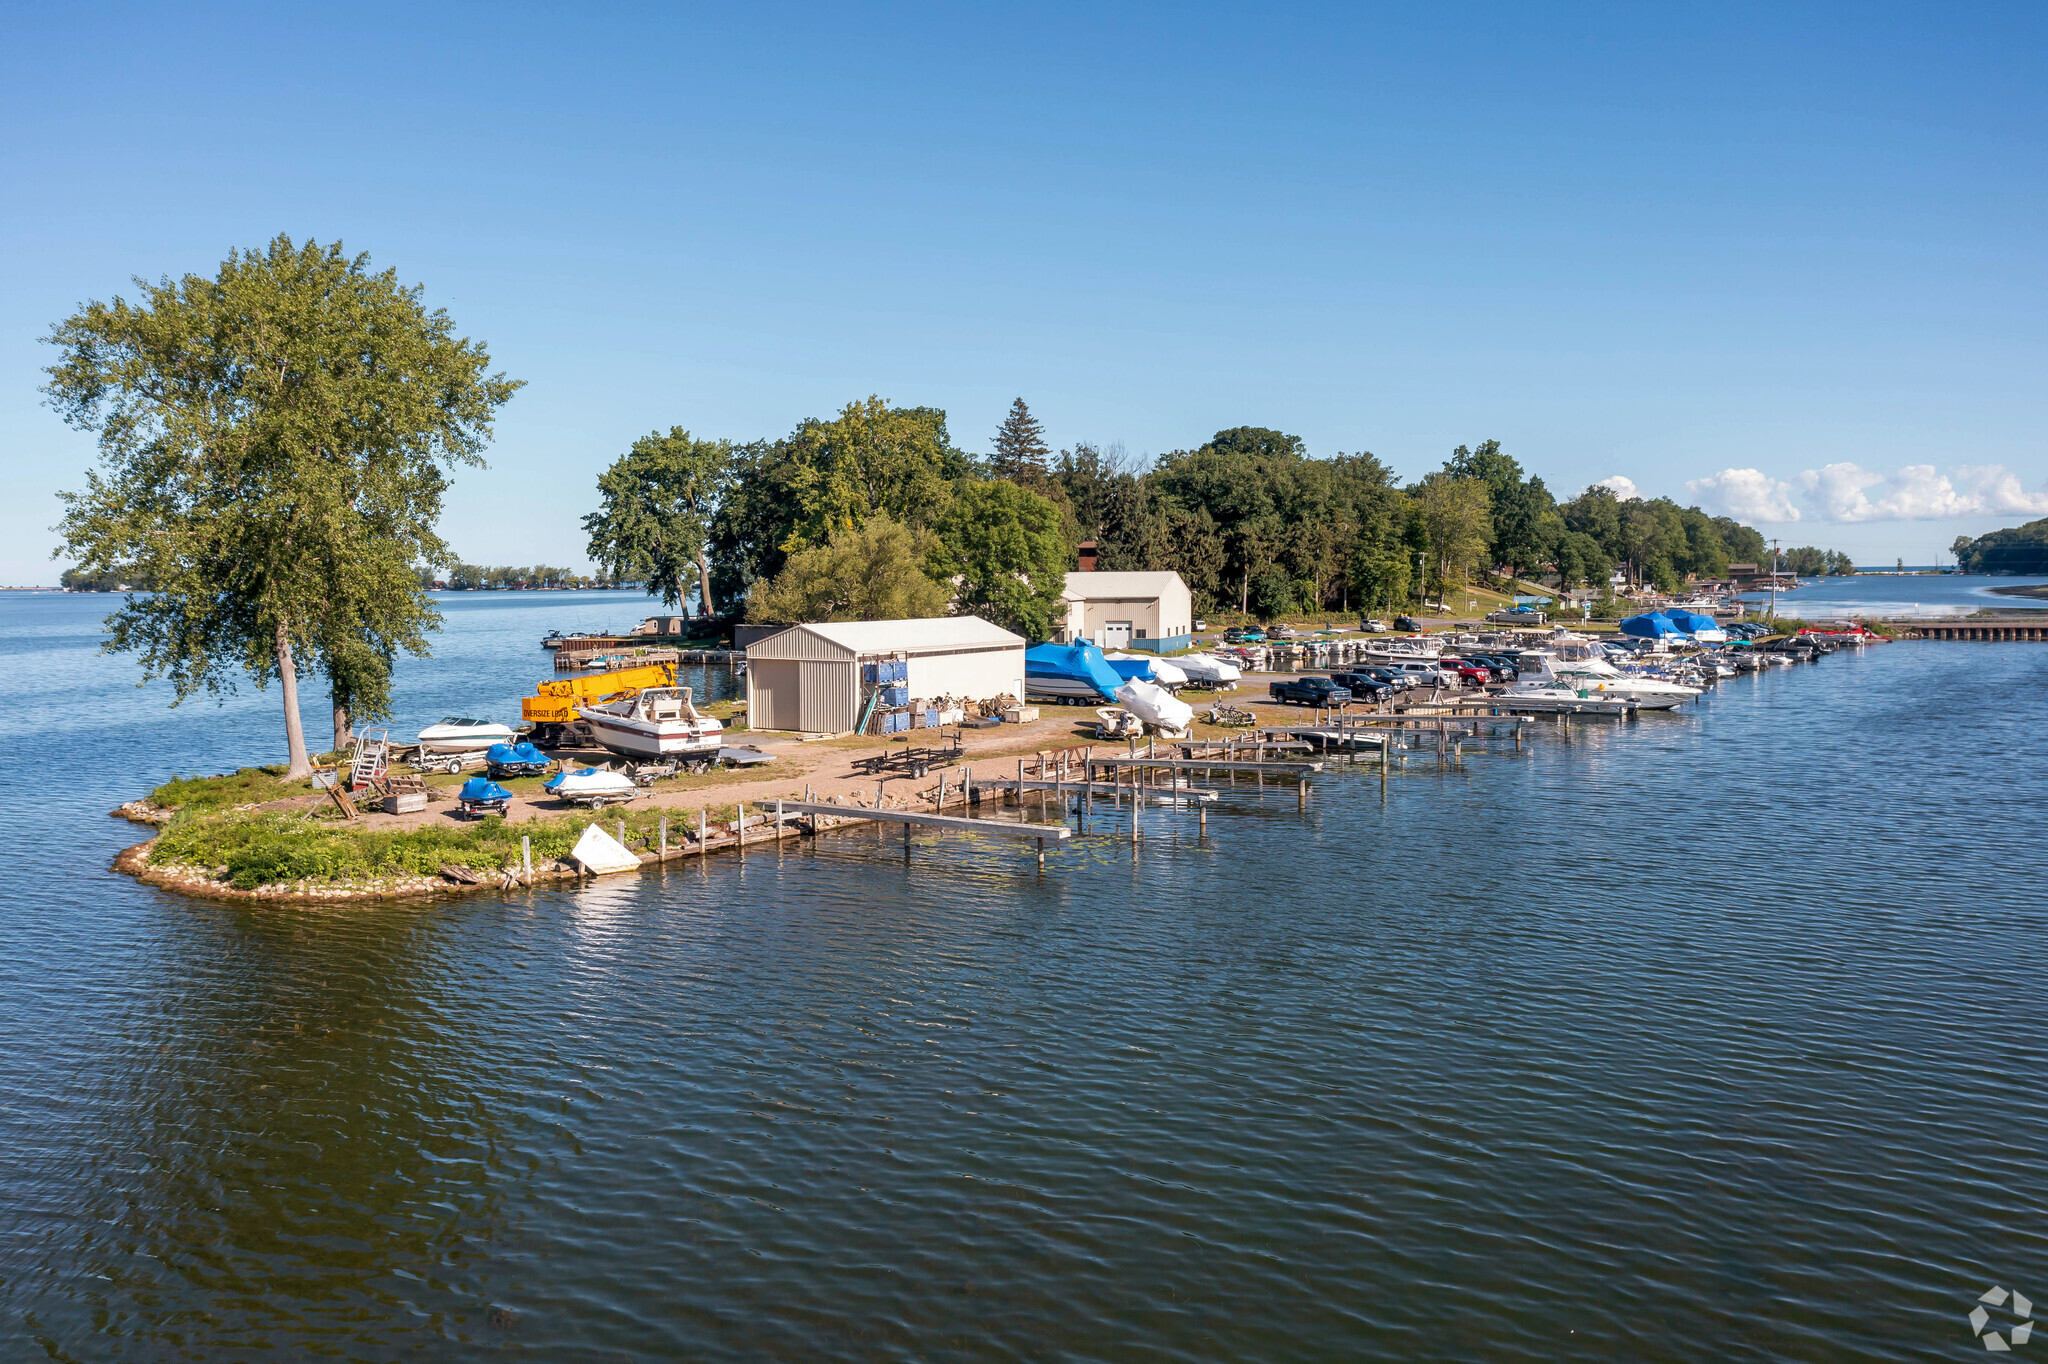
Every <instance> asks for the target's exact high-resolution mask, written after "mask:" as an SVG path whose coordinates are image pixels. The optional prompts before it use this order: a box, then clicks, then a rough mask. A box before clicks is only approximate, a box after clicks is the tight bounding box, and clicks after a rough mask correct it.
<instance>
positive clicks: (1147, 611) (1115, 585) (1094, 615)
mask: <svg viewBox="0 0 2048 1364" xmlns="http://www.w3.org/2000/svg"><path fill="white" fill-rule="evenodd" d="M1061 598H1062V600H1064V601H1065V602H1066V604H1067V621H1066V626H1065V628H1064V629H1063V630H1060V631H1058V632H1057V635H1058V637H1057V642H1058V643H1061V644H1073V643H1075V642H1077V641H1080V640H1086V641H1088V642H1089V643H1091V644H1094V645H1097V646H1098V647H1100V648H1104V649H1146V650H1150V651H1152V652H1154V653H1167V652H1170V651H1172V650H1175V649H1185V648H1187V647H1189V646H1190V645H1191V644H1193V643H1194V624H1195V605H1194V599H1193V598H1192V597H1191V596H1189V595H1188V585H1187V584H1186V583H1184V582H1182V581H1181V580H1180V574H1178V573H1096V572H1092V571H1088V570H1081V571H1077V572H1073V573H1069V574H1068V575H1067V586H1066V590H1065V591H1064V592H1063V593H1061Z"/></svg>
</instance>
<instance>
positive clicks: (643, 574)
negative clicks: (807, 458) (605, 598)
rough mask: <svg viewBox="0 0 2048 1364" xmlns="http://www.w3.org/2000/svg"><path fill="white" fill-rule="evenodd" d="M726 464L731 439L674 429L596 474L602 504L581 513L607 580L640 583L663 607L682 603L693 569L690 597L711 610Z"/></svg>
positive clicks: (636, 445) (647, 439) (644, 440)
mask: <svg viewBox="0 0 2048 1364" xmlns="http://www.w3.org/2000/svg"><path fill="white" fill-rule="evenodd" d="M732 467H733V449H732V442H731V441H724V440H698V439H697V438H695V437H693V436H692V435H691V434H690V433H689V432H688V431H685V430H684V429H683V428H682V427H680V426H672V427H670V428H669V430H668V434H667V435H663V434H662V433H661V432H659V431H652V432H649V433H648V434H647V435H645V436H642V437H641V438H640V439H639V440H636V441H634V442H633V448H632V449H631V450H629V451H627V452H626V453H625V454H623V455H621V456H619V458H618V459H617V460H615V461H614V462H613V463H612V466H611V467H610V468H609V469H607V470H605V471H604V473H603V474H601V475H599V476H598V480H597V490H598V493H599V494H600V496H601V497H602V498H603V500H604V505H603V506H602V507H601V508H600V509H599V510H597V511H595V512H592V513H591V514H590V515H588V516H586V517H584V518H583V529H584V531H585V533H587V534H588V535H589V537H590V545H589V549H588V551H587V552H588V553H589V555H590V557H591V558H592V559H593V560H595V561H597V562H598V563H599V564H601V565H602V566H603V567H604V569H605V571H606V572H607V573H608V574H609V575H610V576H611V577H612V578H613V579H614V580H617V581H637V582H644V583H646V584H647V590H648V592H649V594H654V593H659V594H660V596H661V601H662V604H663V605H664V606H673V605H675V604H677V603H679V602H680V601H682V599H683V597H684V596H685V595H687V594H688V591H689V582H688V577H687V575H689V574H690V573H692V571H694V574H695V577H696V579H697V591H698V601H699V603H700V604H701V606H702V608H703V610H704V612H705V614H707V615H709V614H713V613H715V612H716V610H717V607H716V605H715V604H714V602H715V598H714V597H713V595H712V589H711V563H710V559H709V548H710V541H711V524H712V517H713V516H714V515H715V514H716V513H717V511H718V506H719V503H720V501H721V499H722V498H723V496H724V494H725V489H726V486H727V485H728V483H729V482H730V481H731V477H732Z"/></svg>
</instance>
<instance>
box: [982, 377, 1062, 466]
mask: <svg viewBox="0 0 2048 1364" xmlns="http://www.w3.org/2000/svg"><path fill="white" fill-rule="evenodd" d="M1051 456H1052V447H1051V446H1050V445H1047V444H1046V443H1045V428H1044V427H1042V426H1040V425H1039V424H1038V418H1036V417H1034V416H1032V415H1031V409H1030V408H1028V407H1026V406H1025V405H1024V400H1023V399H1022V398H1019V399H1017V400H1016V401H1015V402H1013V403H1011V404H1010V415H1009V416H1007V417H1005V418H1003V424H1002V425H1001V426H1000V427H997V428H996V448H995V453H994V454H993V455H991V456H990V457H989V472H990V473H992V474H994V475H995V476H996V477H997V478H1007V479H1009V480H1010V481H1011V482H1012V483H1018V484H1025V485H1029V484H1032V483H1042V482H1044V481H1045V477H1046V461H1047V460H1048V459H1049V458H1050V457H1051Z"/></svg>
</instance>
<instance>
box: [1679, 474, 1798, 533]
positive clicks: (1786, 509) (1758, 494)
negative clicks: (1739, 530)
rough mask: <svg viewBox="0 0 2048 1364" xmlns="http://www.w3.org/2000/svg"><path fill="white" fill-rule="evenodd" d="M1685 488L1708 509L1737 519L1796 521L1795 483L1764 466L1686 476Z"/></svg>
mask: <svg viewBox="0 0 2048 1364" xmlns="http://www.w3.org/2000/svg"><path fill="white" fill-rule="evenodd" d="M1685 490H1686V491H1687V492H1689V493H1691V494H1692V495H1693V496H1694V497H1696V498H1698V499H1699V500H1700V502H1701V503H1702V504H1703V505H1704V506H1705V507H1706V509H1707V510H1708V511H1711V512H1716V513H1718V514H1720V515H1722V516H1732V517H1734V518H1735V519H1736V520H1738V521H1797V520H1798V519H1799V508H1797V507H1795V506H1793V505H1792V485H1791V484H1790V483H1786V482H1784V481H1783V480H1781V479H1775V478H1772V477H1771V476H1770V475H1769V474H1766V473H1765V472H1764V471H1763V470H1761V469H1723V470H1722V471H1721V472H1720V473H1718V474H1710V475H1708V476H1707V477H1706V478H1693V479H1687V480H1686V484H1685Z"/></svg>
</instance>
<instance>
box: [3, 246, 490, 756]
mask: <svg viewBox="0 0 2048 1364" xmlns="http://www.w3.org/2000/svg"><path fill="white" fill-rule="evenodd" d="M136 285H137V287H138V289H139V290H140V291H141V295H140V297H139V298H138V299H137V300H136V301H134V302H130V301H128V300H126V299H123V298H120V297H116V298H115V299H114V300H113V301H112V302H111V303H100V302H93V303H89V304H87V305H86V306H85V307H84V308H83V309H81V310H80V311H79V312H78V313H76V314H74V315H73V316H71V317H69V318H66V319H65V320H64V321H62V322H60V323H58V324H57V325H56V327H55V328H54V329H53V330H52V332H51V334H50V336H49V337H48V338H47V339H48V340H49V341H51V342H52V343H53V344H55V345H56V346H57V347H58V348H59V350H60V352H61V358H60V359H59V361H58V362H57V363H56V364H55V365H53V366H51V367H50V369H49V371H48V373H49V375H50V382H49V383H48V384H47V385H46V386H45V387H44V390H43V391H44V392H45V393H46V394H47V395H48V396H49V398H50V400H51V403H52V405H53V406H54V407H55V408H56V410H57V411H58V412H59V413H60V414H61V415H62V416H63V418H64V420H65V421H66V422H68V423H70V424H71V425H73V426H74V427H77V428H79V429H82V430H90V431H94V432H96V433H97V434H98V437H99V447H100V468H98V469H96V470H93V471H91V472H89V473H88V474H87V476H86V486H85V489H84V491H82V492H78V493H70V494H65V495H64V504H65V515H64V519H63V521H62V523H61V524H60V526H59V530H60V532H61V533H62V535H63V537H64V550H65V551H68V552H69V553H70V554H72V555H74V556H76V557H77V559H78V561H79V563H80V565H81V566H82V567H83V568H85V569H87V570H88V571H102V572H104V571H110V570H112V569H114V568H115V567H116V566H117V565H119V566H133V567H134V568H135V569H136V570H138V571H139V572H141V573H142V574H143V575H145V576H146V578H147V580H148V581H149V582H150V583H151V584H153V586H154V588H155V591H154V592H152V593H151V594H150V595H147V596H131V597H129V598H127V599H126V601H125V602H124V603H123V605H122V607H121V609H120V610H118V611H116V612H115V613H114V614H113V615H111V616H109V617H108V618H107V621H106V625H107V632H108V639H107V642H106V644H105V646H104V647H105V648H106V649H107V650H108V651H110V652H122V651H132V652H135V653H137V654H139V655H140V657H141V662H142V667H143V673H144V676H145V677H146V678H153V677H165V678H168V679H169V680H170V681H171V683H172V686H173V689H174V693H175V700H174V702H173V704H176V703H177V702H179V701H183V700H185V699H186V698H187V697H189V696H191V695H192V694H193V693H194V692H196V691H199V690H202V689H203V690H206V691H209V692H211V693H214V694H220V693H223V692H226V691H232V690H233V689H234V687H235V685H236V682H237V680H238V678H240V677H248V678H250V679H252V680H254V681H255V682H256V683H257V685H258V686H259V687H261V686H265V685H267V683H268V682H269V681H270V680H271V679H272V678H275V679H276V680H277V681H278V683H279V690H280V692H281V693H282V697H283V701H284V710H285V743H286V749H287V752H288V755H289V765H288V768H287V771H288V772H289V774H290V775H293V776H300V775H304V774H305V772H307V771H308V770H309V768H310V763H309V760H308V755H307V751H306V741H305V734H304V732H303V729H302V727H301V724H300V720H299V699H298V686H299V671H300V667H301V660H302V658H304V657H306V656H308V655H310V656H312V657H313V658H314V659H318V660H323V661H324V662H325V663H326V665H327V669H328V675H329V680H330V683H331V685H333V687H334V688H335V711H336V726H337V729H340V728H341V727H342V724H343V717H344V716H345V715H346V713H347V712H348V711H349V709H350V707H351V704H352V703H353V702H354V701H355V698H357V697H362V698H364V699H366V700H368V701H370V702H371V703H372V704H373V705H375V704H381V703H382V699H383V698H384V697H385V696H387V695H388V679H389V666H390V660H391V658H392V657H393V655H394V654H395V652H396V651H398V650H400V649H403V650H407V651H411V652H423V651H424V650H425V647H426V645H425V636H426V633H427V632H428V631H430V630H431V629H433V628H434V627H435V626H436V625H437V624H438V622H439V615H438V613H436V612H435V611H434V609H433V606H432V604H431V603H430V602H429V601H428V599H427V598H426V595H425V592H424V589H422V588H421V587H420V584H419V579H418V577H417V575H416V574H415V573H414V572H413V571H412V570H413V566H414V565H415V564H418V563H445V562H447V561H448V559H449V554H448V548H447V546H446V544H444V543H443V542H442V540H441V539H440V537H439V535H438V534H437V533H436V531H435V523H436V521H437V519H438V517H439V514H440V510H441V500H442V496H443V493H444V492H445V490H446V487H447V472H446V470H447V468H448V467H449V466H453V465H456V464H465V463H466V464H481V463H482V450H483V448H484V446H485V445H486V444H487V443H488V441H489V438H490V431H491V423H492V421H493V419H494V417H495V415H496V413H497V410H498V408H499V407H500V406H502V405H503V404H504V403H505V402H506V401H507V400H508V399H509V398H510V397H511V396H512V393H513V392H514V391H515V390H516V389H517V388H518V387H519V386H520V385H519V383H518V382H517V381H515V380H510V379H507V378H505V377H504V376H503V375H502V374H491V373H488V372H487V371H488V369H489V364H490V357H489V355H488V353H487V352H486V350H485V348H484V347H483V345H482V344H481V343H478V342H473V341H470V340H467V339H465V338H460V337H457V336H456V335H455V328H454V323H453V322H452V321H451V320H450V319H449V317H448V315H447V314H446V313H445V312H443V311H440V310H433V311H429V310H428V309H427V307H426V306H425V304H424V303H423V302H422V290H421V289H420V287H419V286H411V287H408V286H405V285H401V284H400V283H399V282H398V278H397V275H396V273H395V272H393V271H390V270H385V271H382V272H375V271H372V270H371V268H370V263H369V258H368V257H367V256H364V255H356V256H348V255H345V254H344V253H343V252H342V249H341V246H340V244H339V243H336V244H334V245H332V246H321V245H319V244H317V243H314V242H310V241H309V242H306V243H304V244H303V245H301V244H296V243H294V242H293V241H292V240H291V239H290V238H288V237H284V236H280V237H278V238H277V239H275V240H274V241H272V242H271V243H270V244H269V245H268V246H267V247H265V248H264V249H262V250H254V251H246V252H237V253H236V254H234V255H232V256H230V257H229V258H228V259H227V260H226V261H224V262H223V263H222V264H221V266H220V269H219V270H218V271H217V272H216V273H215V275H214V276H213V277H211V278H208V277H206V276H202V275H196V274H190V275H186V276H184V277H182V278H180V279H177V280H172V279H168V278H166V279H163V280H160V281H158V282H157V283H155V284H151V283H149V282H148V281H145V280H140V279H138V280H136ZM380 669H381V672H380Z"/></svg>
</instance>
